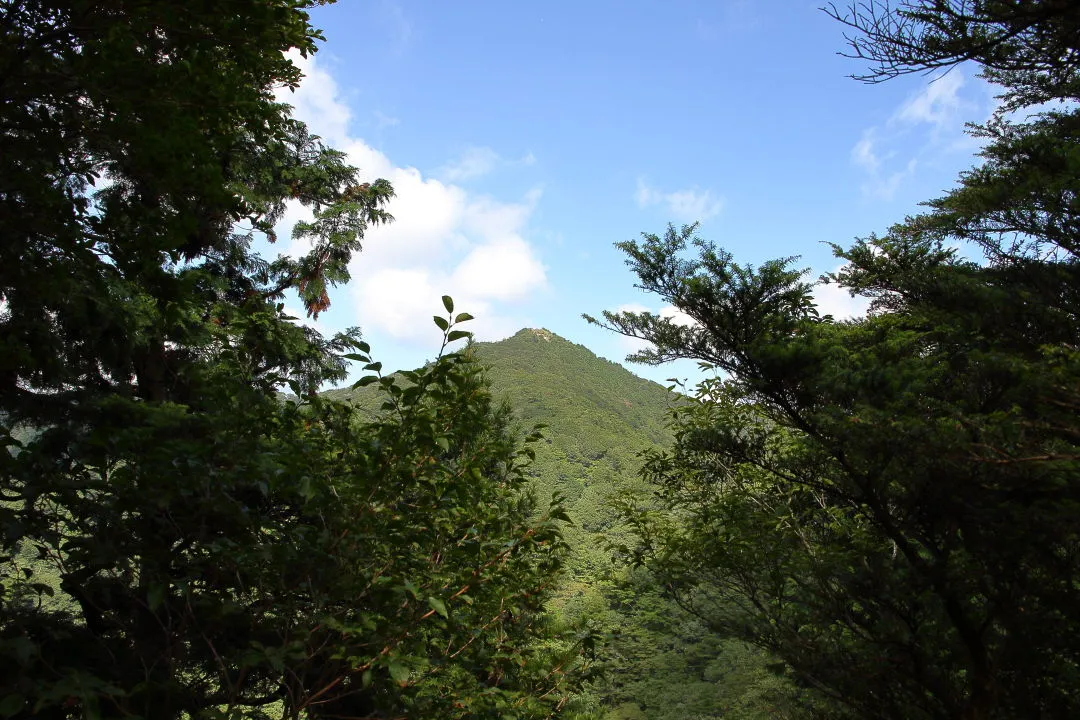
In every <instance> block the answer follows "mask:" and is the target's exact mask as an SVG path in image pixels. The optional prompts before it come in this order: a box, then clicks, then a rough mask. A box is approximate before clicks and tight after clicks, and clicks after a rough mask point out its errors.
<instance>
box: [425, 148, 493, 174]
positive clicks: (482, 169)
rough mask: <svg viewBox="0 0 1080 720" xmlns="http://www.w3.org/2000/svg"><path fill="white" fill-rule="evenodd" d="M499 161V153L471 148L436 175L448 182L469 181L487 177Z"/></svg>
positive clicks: (487, 149) (486, 149) (488, 149)
mask: <svg viewBox="0 0 1080 720" xmlns="http://www.w3.org/2000/svg"><path fill="white" fill-rule="evenodd" d="M501 160H502V158H500V157H499V153H497V152H495V151H494V150H492V149H491V148H489V147H471V148H468V149H467V150H465V152H463V153H461V155H460V156H458V158H457V159H456V160H454V161H453V162H451V163H450V164H449V165H444V166H443V167H442V168H440V169H439V170H437V171H436V173H437V174H438V175H439V176H440V177H442V178H444V179H446V180H449V181H450V182H459V181H461V180H471V179H472V178H477V177H481V176H483V175H487V174H488V173H490V172H491V171H492V170H494V169H495V168H496V166H498V164H499V162H500V161H501Z"/></svg>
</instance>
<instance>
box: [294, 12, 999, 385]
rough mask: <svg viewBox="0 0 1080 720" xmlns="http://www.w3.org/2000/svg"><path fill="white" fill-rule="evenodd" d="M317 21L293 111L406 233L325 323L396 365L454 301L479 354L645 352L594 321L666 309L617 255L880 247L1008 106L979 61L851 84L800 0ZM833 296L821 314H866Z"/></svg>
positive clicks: (805, 262) (826, 24)
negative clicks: (671, 227)
mask: <svg viewBox="0 0 1080 720" xmlns="http://www.w3.org/2000/svg"><path fill="white" fill-rule="evenodd" d="M312 18H313V22H314V24H315V25H316V26H317V27H320V28H322V29H323V31H324V33H325V35H326V39H327V40H326V42H325V43H324V44H323V45H322V48H321V50H320V52H319V53H318V54H317V55H316V56H315V57H314V59H313V60H306V61H301V60H299V59H298V62H299V63H300V65H301V67H302V68H303V70H304V72H305V74H306V78H305V80H304V83H303V85H302V86H301V88H300V90H299V91H297V92H296V93H291V94H290V93H285V94H283V96H282V97H283V99H285V101H287V102H289V103H290V104H292V105H294V107H295V109H296V114H297V116H298V117H299V118H301V119H302V120H304V121H306V122H307V123H308V124H309V125H310V126H311V127H312V129H313V131H314V132H316V133H317V134H319V135H321V136H323V137H324V139H325V140H326V141H327V142H328V143H329V144H331V145H332V146H334V147H337V148H339V149H341V150H344V151H346V152H348V153H349V157H350V159H351V162H352V163H353V164H355V165H357V166H358V167H359V168H360V169H361V172H362V174H363V175H364V177H366V178H374V177H386V178H387V179H389V180H390V181H391V182H392V183H393V184H394V186H395V189H396V190H397V193H398V197H397V198H396V199H395V201H394V202H393V204H392V206H391V208H390V211H391V212H392V213H393V214H394V215H395V216H396V218H397V220H396V222H395V223H393V224H392V225H389V226H386V227H383V228H378V229H375V230H373V231H371V232H370V233H369V235H368V237H367V240H366V242H365V248H364V251H363V252H362V253H361V254H360V255H358V256H357V257H356V259H355V260H354V261H353V264H352V272H353V280H352V282H351V283H350V284H349V285H348V286H346V287H341V288H338V289H337V290H336V292H334V293H333V294H332V296H331V299H332V300H333V306H332V308H331V309H330V311H328V312H327V313H325V314H323V315H321V316H320V317H319V320H318V323H317V326H318V327H319V328H320V329H322V330H325V331H331V330H334V329H338V328H341V327H345V326H351V325H358V326H360V327H361V328H363V331H364V336H365V339H366V340H367V341H368V342H369V343H370V344H371V345H372V350H373V353H374V355H375V356H376V357H377V358H378V359H380V360H382V361H383V364H384V366H386V367H387V368H399V367H406V366H415V365H418V364H420V363H422V362H423V361H424V360H425V359H426V358H429V357H430V356H432V355H433V354H434V353H435V352H436V351H437V343H438V339H439V332H438V330H437V329H436V328H435V326H434V325H433V324H432V322H431V315H433V314H434V313H436V312H441V310H442V308H441V303H440V302H439V296H440V295H442V294H444V293H448V294H450V295H452V296H453V297H454V298H455V301H456V304H457V309H458V310H459V311H461V310H464V311H468V312H470V313H472V314H473V315H475V316H477V320H476V321H475V322H473V323H470V324H471V325H472V327H471V328H470V329H472V330H474V331H475V332H476V334H477V337H478V339H481V340H497V339H500V338H503V337H506V336H508V335H511V334H513V333H514V332H516V331H517V330H518V329H520V328H522V327H545V328H547V329H549V330H552V331H554V332H556V333H558V334H559V335H562V336H563V337H566V338H568V339H570V340H572V341H573V342H577V343H581V344H583V345H585V346H587V347H589V348H590V349H592V350H593V351H594V352H596V353H597V354H599V355H602V356H604V357H607V358H609V359H612V360H617V361H621V360H622V359H623V357H624V356H625V355H626V353H627V352H628V351H629V350H632V349H633V346H632V344H631V343H630V342H629V341H627V340H626V339H623V338H619V337H618V336H615V335H612V334H610V333H607V332H605V331H602V330H600V329H598V328H594V327H590V326H589V325H587V324H586V323H585V321H584V320H582V319H581V313H583V312H588V313H590V314H599V312H600V311H601V310H604V309H618V308H637V309H644V308H648V309H651V310H654V311H662V310H664V308H663V305H662V303H661V302H660V301H659V299H658V298H655V297H652V296H649V295H646V294H644V293H642V292H641V291H639V290H637V289H635V288H634V287H633V283H634V278H633V276H632V275H631V273H630V272H629V270H628V269H627V268H626V267H625V265H624V263H623V258H622V256H621V253H619V251H617V250H616V249H615V248H613V247H612V244H613V243H615V242H618V241H621V240H628V239H634V238H637V237H638V236H639V234H640V233H641V232H655V233H661V232H663V230H664V229H665V227H666V225H667V223H668V222H673V223H676V224H682V223H686V222H692V221H700V222H701V229H700V234H701V235H702V236H703V237H705V238H708V239H710V240H713V241H715V242H716V243H717V244H719V245H720V246H722V247H724V248H726V249H728V250H730V251H731V252H733V253H734V255H735V257H736V258H737V259H738V260H740V261H743V262H751V263H755V264H756V263H760V262H762V261H763V260H766V259H769V258H772V257H777V256H788V255H799V256H801V261H800V265H801V266H802V267H807V268H810V269H811V270H812V271H813V277H817V276H818V275H820V274H821V273H822V272H827V271H831V270H833V269H835V268H836V266H837V260H836V259H835V258H833V257H832V255H831V251H830V250H829V248H828V247H827V246H826V245H825V244H824V243H827V242H837V243H840V244H846V243H848V242H850V241H851V240H852V239H853V238H855V237H857V236H865V235H868V234H869V233H871V232H874V231H878V232H880V231H883V230H884V229H886V228H887V227H888V226H889V225H890V224H891V223H893V222H896V221H899V220H902V219H903V217H904V216H905V215H906V214H909V213H912V212H915V211H916V210H917V209H918V203H919V202H920V201H923V200H926V199H929V198H932V197H936V196H938V195H939V194H941V192H942V191H944V190H945V189H947V188H949V187H950V186H952V184H953V183H954V181H955V178H956V175H957V173H958V172H959V171H960V170H963V169H966V168H968V167H970V166H971V165H972V164H973V163H974V162H975V158H974V157H973V153H974V152H975V151H976V150H977V145H976V144H975V142H974V141H973V140H972V139H971V138H968V137H967V136H965V135H964V133H963V123H964V122H965V121H981V120H984V119H985V118H986V117H987V116H988V115H989V114H990V112H991V111H992V109H993V106H994V100H993V91H992V89H991V88H990V87H989V86H987V85H986V84H985V83H983V82H982V81H981V80H979V79H978V78H976V77H975V76H974V74H973V73H972V71H971V70H970V69H969V68H959V69H957V70H954V71H953V72H952V73H950V74H948V75H946V76H944V77H942V78H940V79H938V80H936V81H935V82H932V83H931V82H929V79H928V78H926V77H924V76H913V77H908V78H903V79H900V80H896V81H891V82H887V83H884V84H879V85H872V86H871V85H865V84H862V83H859V82H856V81H854V80H851V79H850V78H849V77H847V76H848V75H850V74H851V73H853V72H858V71H860V70H862V69H863V66H862V65H860V64H859V63H858V62H857V61H853V60H848V59H845V58H842V57H840V56H838V55H837V52H838V51H840V50H843V49H844V48H845V44H844V40H843V28H842V27H841V26H840V25H839V24H838V23H836V22H835V21H833V20H831V19H830V18H829V17H827V16H826V15H825V14H824V13H822V12H821V11H820V10H818V9H817V5H815V3H804V2H801V1H798V0H785V1H784V2H776V3H758V2H749V1H747V0H712V1H711V2H679V1H672V2H667V3H656V2H589V3H581V2H575V3H558V2H547V3H531V4H527V3H505V2H481V1H479V0H478V1H476V2H465V3H446V2H434V1H432V2H405V1H403V0H402V1H399V2H394V1H393V0H370V1H366V2H355V1H353V2H343V3H340V4H338V5H331V6H327V7H323V8H317V9H316V10H315V11H313V12H312ZM301 215H302V211H301V210H300V209H298V208H296V209H293V211H291V212H290V213H289V214H288V217H287V218H286V220H285V221H284V222H283V227H282V228H280V229H281V230H286V229H287V228H286V227H284V226H288V225H289V224H291V222H294V221H295V219H296V218H297V217H300V216H301ZM284 249H286V250H287V251H289V252H299V251H301V250H302V249H303V248H302V247H300V246H296V245H293V246H291V247H287V248H284ZM819 297H820V302H821V305H822V310H823V311H824V312H832V313H834V314H836V315H845V314H850V313H857V312H860V309H861V308H860V305H859V304H858V302H852V301H851V300H850V299H849V298H848V297H847V296H846V294H844V293H841V292H837V291H836V290H835V289H832V288H826V289H822V290H821V291H820V296H819ZM294 307H295V305H294ZM294 314H299V313H294ZM631 369H632V370H633V371H634V372H637V373H639V374H641V375H644V376H646V377H650V378H652V379H656V380H661V381H662V380H663V379H664V378H667V377H671V376H673V375H676V376H680V377H684V376H688V375H692V374H693V366H692V364H689V363H687V364H683V365H677V366H675V367H671V366H667V367H661V368H646V367H641V366H632V367H631Z"/></svg>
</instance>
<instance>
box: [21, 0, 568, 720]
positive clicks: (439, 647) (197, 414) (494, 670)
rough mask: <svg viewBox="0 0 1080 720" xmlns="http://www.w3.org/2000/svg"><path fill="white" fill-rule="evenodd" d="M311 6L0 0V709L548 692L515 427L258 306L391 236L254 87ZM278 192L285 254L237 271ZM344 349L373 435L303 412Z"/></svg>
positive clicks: (434, 700)
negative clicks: (287, 236) (362, 390)
mask: <svg viewBox="0 0 1080 720" xmlns="http://www.w3.org/2000/svg"><path fill="white" fill-rule="evenodd" d="M311 4H315V3H311V2H305V1H302V0H301V1H296V0H271V1H266V0H260V1H258V2H256V1H254V0H229V1H228V2H224V3H221V2H218V3H191V2H168V1H162V2H151V3H145V2H130V1H128V0H116V1H115V2H108V3H100V2H89V1H85V2H84V1H81V0H74V1H72V2H54V1H52V0H16V1H15V2H8V3H4V4H3V5H2V7H0V32H2V33H3V42H2V43H0V89H2V93H3V97H4V103H3V105H2V106H0V128H2V130H0V167H2V169H3V172H2V173H0V174H2V176H3V179H2V180H0V236H2V237H3V242H2V243H0V298H2V302H0V444H2V445H3V451H2V452H0V492H2V497H0V531H2V536H0V543H2V545H0V716H3V717H24V716H31V715H33V716H35V717H43V718H53V717H56V718H65V717H77V716H81V717H126V718H136V717H145V718H168V717H174V718H179V717H189V718H196V717H198V718H225V717H269V716H270V715H276V716H280V717H309V718H317V717H342V716H349V717H375V716H379V715H380V714H383V715H385V714H390V713H397V714H400V713H403V712H404V713H408V714H409V716H410V717H439V718H444V717H470V716H481V715H499V716H503V717H543V716H547V715H549V714H551V713H552V712H553V711H554V709H556V708H557V707H559V705H560V704H561V703H562V702H563V699H564V697H565V695H566V693H567V688H568V687H569V686H570V684H571V680H570V677H571V671H572V670H573V668H574V663H575V660H574V652H573V649H572V648H571V650H569V651H566V652H563V651H561V650H558V649H557V648H554V647H553V646H552V644H551V643H550V642H549V641H548V639H547V629H546V626H545V623H544V620H543V617H542V613H541V608H542V603H543V601H544V598H545V597H546V595H547V593H548V592H549V591H550V590H549V586H550V583H551V582H552V578H553V577H554V575H555V573H556V571H557V570H558V568H559V566H560V564H561V562H562V557H563V554H564V543H563V541H562V539H561V537H560V535H559V531H558V524H559V522H560V518H563V517H564V515H563V512H562V510H561V508H560V506H559V505H558V504H557V503H555V504H553V505H552V506H551V508H550V509H548V510H546V511H543V509H542V508H536V507H535V503H534V501H533V500H532V498H531V496H530V495H529V494H528V492H527V491H526V488H525V480H524V477H523V468H524V467H525V465H526V464H527V463H528V462H529V457H530V455H531V449H529V447H528V445H527V442H528V441H531V440H535V438H524V441H525V443H524V444H523V438H522V437H521V436H520V434H518V433H516V432H514V431H512V430H511V429H510V427H509V424H508V420H507V418H506V415H505V413H504V412H503V411H502V410H500V409H499V407H498V406H497V405H495V404H493V402H492V400H491V398H490V394H489V393H488V391H487V389H486V386H485V384H484V382H483V380H482V378H481V376H480V371H479V369H478V365H477V364H476V363H475V362H473V361H471V360H470V359H469V358H467V357H465V356H463V355H461V354H459V353H455V352H444V353H443V354H441V355H440V357H439V358H438V359H437V360H436V361H435V362H434V363H432V364H431V365H429V366H427V367H425V368H423V369H421V370H418V371H416V372H415V373H412V374H411V375H410V376H409V377H408V379H407V381H404V380H398V379H395V378H383V377H380V376H379V374H378V370H379V365H378V363H373V362H371V359H370V357H369V356H368V353H369V348H368V347H367V346H366V344H364V343H362V342H361V341H360V340H359V334H358V331H356V330H350V331H348V332H345V333H341V334H338V335H336V336H334V337H331V338H324V337H322V336H321V335H320V334H318V333H317V332H315V331H313V330H310V329H307V328H305V327H303V326H301V325H299V324H297V323H296V322H295V320H296V319H295V318H291V317H289V316H288V315H287V314H286V313H285V312H284V309H283V303H282V300H283V298H284V297H285V294H286V293H296V294H297V295H298V296H299V297H300V299H301V301H302V302H303V304H304V306H305V308H306V310H307V312H308V313H309V314H311V315H317V314H318V313H319V312H321V311H323V310H325V309H326V308H327V306H328V305H329V294H328V293H329V289H330V288H331V287H332V286H334V285H335V284H338V283H341V282H344V281H346V280H347V279H348V263H349V260H350V258H351V257H352V255H353V253H355V252H356V251H358V250H359V249H360V244H361V241H362V239H363V235H364V232H365V230H366V229H367V228H369V227H370V226H372V225H373V224H378V223H382V222H386V221H389V220H390V219H391V218H390V216H389V215H388V214H387V213H386V211H385V209H384V208H385V204H386V202H387V201H388V199H389V198H390V197H391V196H392V194H393V191H392V188H391V187H390V185H389V184H388V183H387V182H386V181H384V180H377V181H374V182H371V183H361V182H359V180H358V174H357V171H356V169H354V168H352V167H349V166H348V165H347V164H346V162H345V158H344V155H343V154H342V153H340V152H337V151H335V150H332V149H329V148H327V147H325V146H324V145H323V144H322V143H321V142H320V141H319V139H318V138H317V137H314V136H312V135H311V134H310V133H309V132H308V131H307V129H306V128H305V126H304V125H303V124H302V123H300V122H298V121H296V120H294V119H293V118H291V116H290V114H289V108H288V106H286V105H283V104H280V103H278V102H276V101H275V99H274V97H275V96H274V93H275V91H276V90H278V89H280V87H281V86H286V87H292V88H295V87H296V85H297V83H298V82H299V80H300V74H299V71H298V69H297V68H296V67H295V66H294V65H293V64H292V63H291V61H290V60H289V59H288V57H287V56H286V55H285V51H288V50H299V51H300V52H301V53H303V54H307V53H310V52H313V51H314V50H315V43H316V41H317V40H318V39H319V34H318V32H317V31H315V30H314V29H313V28H312V27H311V26H310V24H309V22H308V16H307V14H306V12H305V11H304V10H305V8H307V7H309V6H310V5H311ZM288 202H298V203H300V204H303V205H306V206H309V207H311V208H312V210H313V211H314V218H313V220H312V221H311V222H307V223H300V224H299V225H298V226H297V227H296V228H295V230H294V232H293V236H294V238H297V239H304V240H307V241H308V242H309V243H310V247H311V250H310V252H308V253H307V254H306V255H304V256H302V257H300V258H296V259H293V258H289V257H286V256H280V257H278V258H276V259H273V260H269V259H265V258H263V257H262V256H260V255H259V254H258V253H257V252H256V251H255V250H254V249H253V248H254V247H255V246H254V245H253V243H254V242H255V241H257V240H260V239H263V238H265V239H268V240H269V241H271V242H273V241H274V240H275V239H276V238H275V236H274V226H275V224H276V223H277V221H278V220H279V219H280V218H281V217H282V214H283V212H284V210H285V207H286V203H288ZM444 304H445V306H446V311H447V313H448V314H449V315H448V316H447V317H443V316H438V317H437V318H436V324H437V325H438V327H439V328H440V330H441V331H442V333H443V342H444V348H445V347H446V345H448V344H449V343H451V342H454V341H456V340H459V339H461V338H463V337H465V336H467V335H468V333H467V332H466V331H464V330H461V329H459V328H458V323H461V322H465V321H467V320H468V319H470V318H469V316H468V315H467V314H466V313H458V314H456V315H455V314H454V313H453V303H452V301H450V299H449V298H445V299H444ZM350 360H355V361H360V362H364V363H366V364H367V367H366V369H367V370H369V371H372V372H374V373H375V374H374V375H370V376H369V378H368V379H365V380H364V382H370V383H372V384H374V385H376V386H377V387H378V388H379V391H380V393H381V394H382V396H383V398H384V402H385V405H386V408H387V412H386V413H385V414H384V415H383V416H381V417H380V418H378V419H374V420H372V419H367V418H363V417H361V416H360V415H358V414H357V412H356V411H355V410H354V409H353V408H352V407H351V406H349V405H347V404H343V403H336V402H332V401H329V400H325V399H321V398H319V397H317V395H316V390H317V389H318V388H319V387H320V386H321V385H322V384H323V383H325V382H327V381H334V380H340V379H343V378H344V377H345V371H346V366H347V363H348V362H349V361H350ZM284 388H288V389H291V391H292V393H293V395H292V396H290V398H289V399H285V398H283V397H282V395H281V394H280V393H281V390H282V389H284Z"/></svg>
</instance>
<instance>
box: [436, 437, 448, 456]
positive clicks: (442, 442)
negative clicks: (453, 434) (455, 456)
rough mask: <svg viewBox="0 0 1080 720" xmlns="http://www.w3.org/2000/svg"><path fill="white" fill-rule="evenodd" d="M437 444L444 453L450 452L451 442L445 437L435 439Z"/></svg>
mask: <svg viewBox="0 0 1080 720" xmlns="http://www.w3.org/2000/svg"><path fill="white" fill-rule="evenodd" d="M435 444H436V445H438V446H439V447H440V448H441V449H442V451H443V452H449V451H450V441H449V440H447V439H446V438H445V437H437V438H435Z"/></svg>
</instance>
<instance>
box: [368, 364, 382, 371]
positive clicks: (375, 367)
mask: <svg viewBox="0 0 1080 720" xmlns="http://www.w3.org/2000/svg"><path fill="white" fill-rule="evenodd" d="M364 370H371V371H373V372H379V371H381V370H382V363H381V362H373V363H368V364H367V365H365V366H364Z"/></svg>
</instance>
